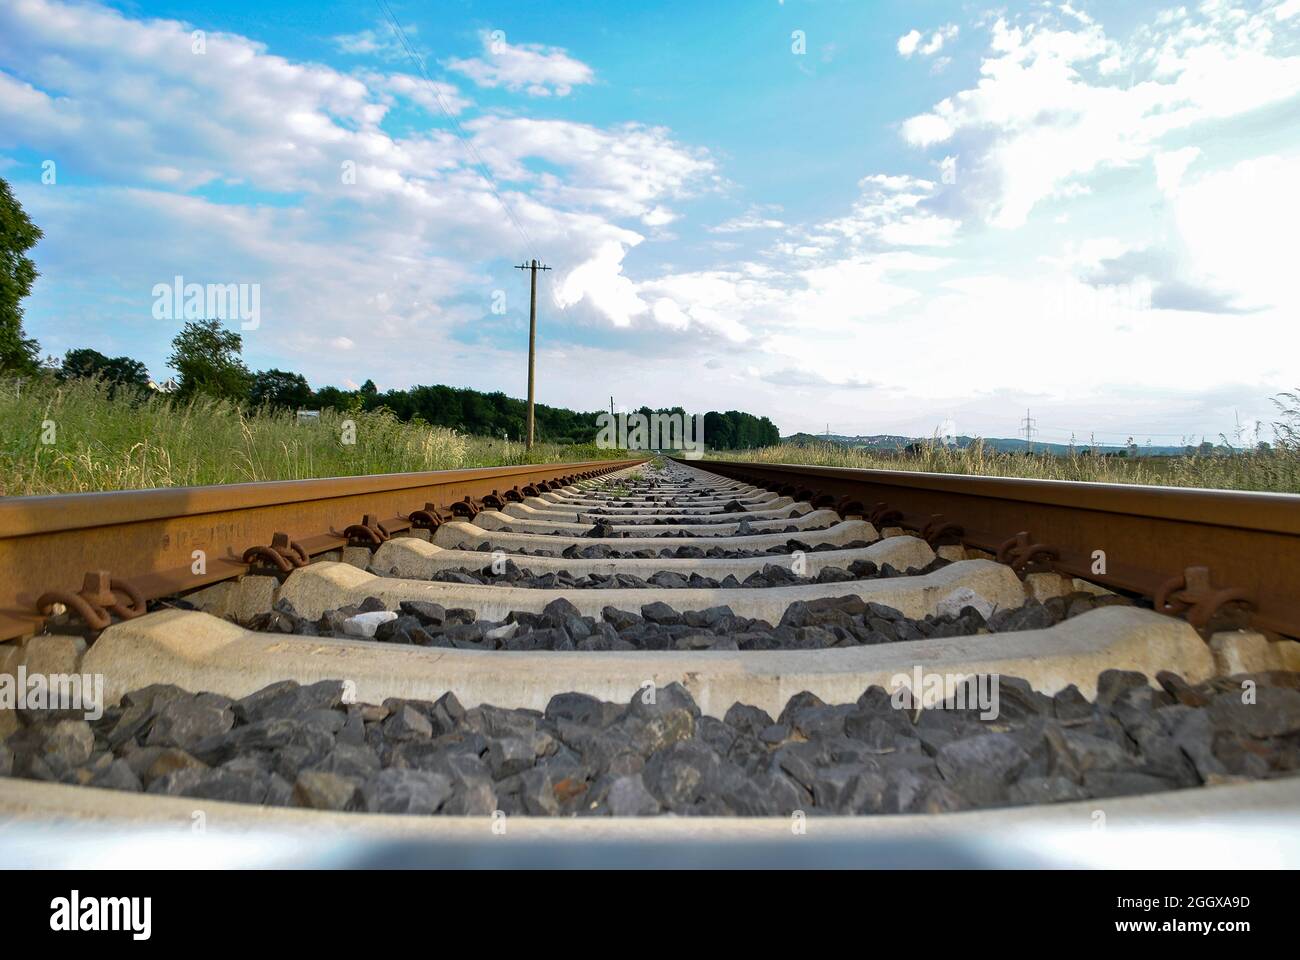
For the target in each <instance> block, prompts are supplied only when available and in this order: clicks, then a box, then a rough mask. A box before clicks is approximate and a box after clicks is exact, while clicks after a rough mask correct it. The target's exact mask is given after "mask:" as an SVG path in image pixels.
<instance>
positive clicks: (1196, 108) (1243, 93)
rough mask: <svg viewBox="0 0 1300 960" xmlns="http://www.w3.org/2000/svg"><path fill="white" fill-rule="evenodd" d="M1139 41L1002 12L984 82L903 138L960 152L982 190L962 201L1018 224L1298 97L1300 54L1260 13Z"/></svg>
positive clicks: (918, 121) (918, 120)
mask: <svg viewBox="0 0 1300 960" xmlns="http://www.w3.org/2000/svg"><path fill="white" fill-rule="evenodd" d="M1243 18H1244V19H1243ZM1142 43H1143V44H1144V45H1145V46H1146V50H1147V52H1146V53H1144V54H1141V55H1139V54H1137V53H1136V52H1134V51H1132V50H1126V49H1125V48H1122V47H1121V46H1120V45H1119V44H1117V43H1116V42H1115V41H1113V40H1111V39H1110V38H1108V37H1107V36H1106V34H1105V32H1104V30H1103V28H1102V27H1101V26H1100V25H1099V24H1095V23H1087V24H1084V23H1081V24H1080V25H1079V26H1078V27H1077V28H1075V29H1069V28H1059V27H1057V26H1055V25H1053V24H1051V23H1050V22H1048V21H1040V22H1032V23H1027V24H1025V25H1012V24H1011V23H1009V22H1008V21H1007V20H1005V19H999V20H998V21H996V23H995V24H994V25H993V28H992V36H991V51H992V52H991V55H990V56H988V57H986V58H985V60H984V61H983V64H982V66H981V69H980V74H981V77H980V81H979V83H978V84H977V85H976V86H975V87H972V88H970V89H967V90H962V91H960V92H959V93H957V94H956V95H954V96H951V97H948V98H945V99H944V100H941V101H939V102H938V103H936V104H935V105H934V107H933V108H932V109H931V110H930V111H929V112H927V113H923V114H920V115H917V116H914V117H912V118H910V119H908V120H907V121H906V122H905V123H904V124H903V126H902V132H903V136H904V139H905V140H907V141H908V142H909V143H911V144H912V145H914V146H917V147H922V148H924V147H929V146H932V145H934V144H938V143H945V144H946V143H957V144H960V145H961V146H962V147H963V148H966V149H965V152H966V153H967V155H968V162H967V163H966V169H967V170H968V172H970V173H971V174H972V175H971V176H968V177H966V178H964V182H965V183H967V184H975V185H979V186H980V187H981V189H982V195H981V196H976V195H974V194H973V193H971V194H968V195H967V196H968V199H969V200H970V201H971V202H974V203H977V204H980V205H982V207H983V208H984V213H985V215H986V216H987V217H988V219H989V220H990V221H991V222H993V223H995V224H998V225H1000V226H1006V227H1013V226H1016V225H1018V224H1021V223H1023V222H1024V221H1025V219H1026V218H1027V217H1028V216H1029V213H1030V211H1031V210H1032V209H1033V208H1034V207H1035V206H1036V205H1037V204H1038V203H1040V202H1041V201H1043V200H1045V199H1047V198H1048V197H1051V196H1054V195H1058V194H1059V193H1060V192H1061V191H1062V190H1063V189H1066V188H1067V186H1068V185H1069V184H1070V183H1071V182H1072V181H1074V182H1077V181H1078V180H1079V179H1080V178H1083V177H1086V176H1089V175H1091V174H1093V173H1095V172H1097V171H1099V170H1102V169H1105V168H1115V167H1125V166H1132V165H1134V164H1135V163H1137V162H1138V161H1139V160H1141V159H1143V158H1145V157H1148V156H1151V155H1152V154H1153V153H1155V152H1156V151H1157V150H1158V149H1159V143H1160V140H1161V138H1163V137H1165V136H1166V135H1168V134H1170V133H1172V132H1175V131H1182V130H1188V129H1190V128H1192V127H1194V126H1197V125H1200V124H1203V123H1206V122H1210V121H1215V120H1222V119H1226V118H1230V117H1234V116H1237V115H1240V114H1243V113H1246V112H1248V111H1251V110H1255V109H1258V108H1260V107H1263V106H1266V105H1269V104H1275V103H1279V102H1282V101H1284V100H1287V99H1290V98H1292V97H1294V96H1296V94H1297V93H1300V57H1296V56H1286V55H1284V54H1283V53H1281V51H1280V48H1279V50H1278V51H1274V50H1273V47H1274V46H1275V43H1274V37H1273V35H1272V33H1271V32H1269V31H1268V30H1267V29H1266V27H1265V15H1264V14H1256V15H1253V16H1250V17H1245V15H1244V14H1243V15H1242V16H1235V17H1234V16H1229V15H1227V14H1226V13H1223V12H1215V11H1214V10H1209V12H1207V13H1204V16H1203V19H1202V20H1201V21H1200V22H1191V21H1190V20H1186V19H1173V20H1171V21H1170V23H1169V25H1168V26H1164V27H1158V28H1154V29H1150V28H1148V30H1147V31H1146V33H1145V34H1143V40H1142ZM1112 61H1114V62H1124V63H1130V64H1132V65H1133V67H1134V69H1135V70H1136V69H1137V68H1138V67H1141V69H1142V70H1143V71H1144V73H1145V78H1144V79H1141V80H1138V81H1137V82H1134V83H1132V84H1131V85H1128V84H1123V85H1119V84H1116V83H1114V82H1111V81H1108V80H1106V79H1105V77H1106V75H1107V74H1108V73H1113V72H1114V71H1115V66H1114V64H1113V63H1112V65H1111V66H1110V67H1108V68H1105V69H1103V66H1102V65H1104V64H1107V63H1108V62H1112Z"/></svg>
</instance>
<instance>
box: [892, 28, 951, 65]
mask: <svg viewBox="0 0 1300 960" xmlns="http://www.w3.org/2000/svg"><path fill="white" fill-rule="evenodd" d="M958 29H959V28H958V27H957V25H956V24H955V23H947V24H944V25H943V26H942V27H940V28H939V29H938V30H935V31H933V32H932V33H931V34H930V35H929V37H928V38H927V37H924V36H923V35H922V34H921V31H920V30H909V31H908V32H907V33H905V34H903V35H902V36H901V37H899V38H898V43H897V44H896V46H897V48H898V52H899V54H900V55H901V56H903V57H908V58H910V57H911V56H912V55H913V54H915V53H920V54H921V56H923V57H932V56H934V55H935V54H936V53H938V52H939V51H940V50H942V49H943V45H944V43H946V42H947V41H949V40H955V39H957V33H958ZM922 40H925V43H924V44H923V43H922V42H921V41H922Z"/></svg>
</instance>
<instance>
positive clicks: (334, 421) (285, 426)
mask: <svg viewBox="0 0 1300 960" xmlns="http://www.w3.org/2000/svg"><path fill="white" fill-rule="evenodd" d="M346 420H351V421H353V422H354V424H355V439H356V442H355V444H346V443H344V442H343V438H344V434H345V431H344V421H346ZM47 439H52V440H53V442H51V443H46V442H44V441H45V440H47ZM624 455H625V454H624V452H623V451H619V450H599V449H597V448H596V446H595V444H583V445H568V444H551V443H539V444H535V445H534V446H533V449H532V450H525V449H524V445H523V444H522V443H511V442H509V441H505V440H494V439H491V438H486V437H474V436H468V435H466V434H462V433H457V432H456V431H455V430H450V429H447V428H445V427H432V426H429V425H427V424H423V423H402V422H401V421H399V420H397V418H396V417H394V416H393V414H392V413H390V412H388V411H386V410H376V411H371V412H364V411H358V412H356V413H341V412H339V411H335V410H323V411H321V417H320V422H319V423H313V424H299V423H298V422H297V420H296V416H295V415H294V414H293V413H292V412H287V411H276V410H269V409H263V410H257V411H253V412H246V411H243V410H241V409H240V408H239V407H237V406H235V405H233V404H230V403H227V402H225V401H221V400H213V399H210V398H203V397H200V398H198V399H195V400H193V401H191V402H189V403H173V402H172V401H170V400H168V399H166V398H164V397H160V396H157V395H149V396H144V397H139V398H137V397H133V396H129V395H128V392H122V393H119V394H117V395H116V396H114V395H112V391H111V390H110V389H109V387H108V386H107V385H105V384H103V383H101V382H98V381H94V380H79V381H70V382H67V383H58V382H55V381H53V380H43V379H38V380H27V381H17V380H3V381H0V494H7V495H10V496H23V495H29V494H43V493H75V492H84V491H93V490H129V489H140V488H149V487H175V486H193V485H201V484H213V483H240V482H243V481H251V480H303V479H311V478H317V477H342V476H359V475H365V474H376V473H400V472H405V471H414V470H453V469H459V468H463V467H488V466H504V465H508V464H517V463H557V462H563V461H579V460H599V459H607V458H612V457H618V456H624Z"/></svg>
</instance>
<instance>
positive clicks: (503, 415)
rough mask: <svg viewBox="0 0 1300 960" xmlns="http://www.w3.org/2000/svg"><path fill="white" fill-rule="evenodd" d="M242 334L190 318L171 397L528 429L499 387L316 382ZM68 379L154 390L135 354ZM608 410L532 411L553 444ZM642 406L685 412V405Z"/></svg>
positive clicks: (482, 428) (92, 363)
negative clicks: (263, 360) (265, 365)
mask: <svg viewBox="0 0 1300 960" xmlns="http://www.w3.org/2000/svg"><path fill="white" fill-rule="evenodd" d="M242 348H243V338H242V337H240V335H239V334H238V333H236V332H234V331H233V330H227V329H225V328H223V327H222V326H221V324H220V323H219V322H218V321H216V320H198V321H191V322H189V323H186V324H185V327H184V329H182V330H181V332H180V333H178V334H177V335H176V337H175V339H174V340H173V341H172V352H171V355H170V356H169V357H168V359H167V363H168V365H169V366H170V367H171V368H172V369H174V370H175V371H176V372H177V374H178V376H177V389H176V391H175V393H174V394H173V396H175V397H176V399H177V400H179V401H187V400H189V399H191V398H193V397H195V396H199V395H203V396H209V397H216V398H220V399H223V400H229V401H232V402H234V403H238V404H240V405H242V406H245V407H248V408H259V407H270V408H273V409H284V410H302V409H322V408H332V409H335V410H340V411H356V410H378V409H380V408H385V409H388V410H390V411H392V413H393V414H394V415H395V416H396V417H397V418H398V419H399V420H403V421H412V420H414V421H420V422H423V423H428V424H431V425H433V426H440V427H451V428H453V429H456V430H459V431H461V432H464V433H472V434H477V435H480V436H489V437H501V438H504V439H511V440H519V439H521V438H522V437H523V435H524V431H525V429H526V423H527V416H528V405H527V403H526V402H525V401H524V400H520V399H516V398H514V397H508V396H506V395H505V394H504V393H502V392H500V391H494V392H491V393H484V392H483V391H480V390H473V389H471V388H469V387H449V386H445V385H442V384H433V385H428V386H415V387H411V388H410V389H406V390H385V391H383V392H382V393H381V392H380V391H379V389H378V387H376V386H375V383H374V381H373V380H367V381H366V382H365V383H363V384H362V385H361V386H360V387H359V388H358V389H356V390H343V389H340V388H339V387H329V386H327V387H321V388H320V389H312V387H311V385H310V384H309V383H308V382H307V378H306V377H304V376H303V375H302V374H300V373H294V372H292V371H288V370H278V369H270V370H259V371H257V372H253V371H251V370H249V369H248V367H247V366H245V364H244V361H243V359H242V358H241V356H240V354H241V352H242ZM51 369H52V372H53V374H54V375H55V376H57V377H58V378H60V379H63V380H73V379H79V378H83V377H98V378H100V379H101V380H103V381H105V382H107V383H108V384H109V385H110V388H111V389H112V390H113V391H115V392H116V391H119V390H124V389H125V390H136V391H141V392H143V391H145V390H147V389H149V382H150V381H149V371H148V370H147V369H146V367H145V365H144V364H143V363H140V362H139V361H138V360H133V359H131V358H130V357H108V356H105V355H104V354H102V353H100V352H99V351H97V350H92V349H89V348H84V347H83V348H80V349H77V350H69V351H68V353H67V354H66V355H65V356H64V357H63V361H62V363H61V364H59V365H58V367H57V368H51ZM602 412H603V411H595V412H587V413H584V412H579V411H575V410H568V409H565V408H564V407H551V406H547V405H546V404H536V405H535V407H534V417H535V421H536V432H537V438H538V439H539V440H546V441H550V442H554V443H592V442H594V441H595V439H596V435H597V433H598V432H599V430H600V424H599V420H598V418H599V417H600V415H601V413H602ZM637 412H639V413H644V414H647V415H648V414H651V413H676V414H684V412H685V411H683V410H682V408H681V407H673V408H664V409H660V410H652V409H650V408H649V407H642V408H641V409H640V410H639V411H637ZM704 435H705V439H706V442H707V443H708V445H709V446H711V447H714V448H716V449H739V448H742V447H758V446H768V445H771V444H774V443H777V442H778V441H779V440H780V433H779V431H778V430H777V428H776V426H775V425H774V424H773V423H772V421H771V420H769V419H768V418H767V417H755V416H754V415H753V414H749V413H744V412H742V411H739V410H728V411H726V412H725V413H719V412H717V411H711V412H709V413H706V414H705V415H704Z"/></svg>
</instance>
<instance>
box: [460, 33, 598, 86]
mask: <svg viewBox="0 0 1300 960" xmlns="http://www.w3.org/2000/svg"><path fill="white" fill-rule="evenodd" d="M482 40H483V56H482V57H470V58H467V59H464V60H461V59H452V60H448V61H447V68H448V69H449V70H455V71H456V72H457V73H463V74H464V75H465V76H467V77H469V78H470V79H471V80H473V81H474V82H475V83H477V84H478V85H479V86H480V87H505V88H506V89H507V90H510V91H512V92H518V91H520V90H523V91H524V92H525V93H527V94H528V95H529V96H532V97H548V96H551V95H552V94H554V95H555V96H557V97H567V96H568V95H569V94H570V93H572V92H573V88H574V87H575V86H580V85H583V84H589V83H594V82H595V79H596V75H595V72H594V71H593V70H592V69H591V67H589V66H587V65H586V64H585V63H583V62H582V61H580V60H575V59H574V58H573V57H570V56H569V55H568V54H567V53H566V52H565V51H564V50H562V49H560V48H559V47H547V46H543V45H542V44H538V43H522V44H510V43H508V42H507V41H506V39H505V37H504V36H503V35H496V36H494V35H493V33H491V32H487V31H484V33H483V34H482Z"/></svg>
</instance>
